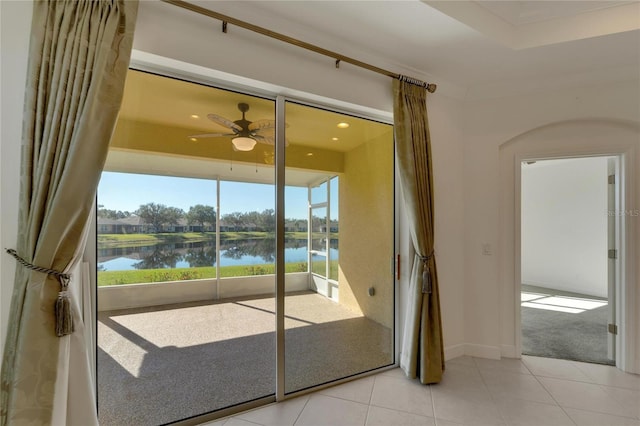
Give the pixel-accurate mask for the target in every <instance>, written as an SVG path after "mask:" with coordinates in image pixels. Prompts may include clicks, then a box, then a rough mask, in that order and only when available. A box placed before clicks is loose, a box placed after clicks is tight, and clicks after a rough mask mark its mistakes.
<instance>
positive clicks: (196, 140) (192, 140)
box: [189, 138, 198, 142]
mask: <svg viewBox="0 0 640 426" xmlns="http://www.w3.org/2000/svg"><path fill="white" fill-rule="evenodd" d="M189 140H190V141H191V142H198V139H196V138H189Z"/></svg>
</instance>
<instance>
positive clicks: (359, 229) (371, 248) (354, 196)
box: [339, 130, 394, 328]
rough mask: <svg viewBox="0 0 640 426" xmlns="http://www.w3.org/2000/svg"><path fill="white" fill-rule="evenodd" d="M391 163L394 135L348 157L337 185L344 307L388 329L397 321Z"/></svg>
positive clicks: (357, 149)
mask: <svg viewBox="0 0 640 426" xmlns="http://www.w3.org/2000/svg"><path fill="white" fill-rule="evenodd" d="M393 158H394V153H393V136H392V131H391V130H390V131H389V133H388V134H387V135H384V136H382V137H378V138H376V139H372V140H370V141H368V142H366V143H363V144H362V145H360V146H359V147H357V148H355V149H354V150H352V151H350V152H348V153H346V155H345V161H344V173H343V174H342V175H341V176H340V185H339V188H340V189H339V195H340V209H339V220H340V258H339V265H340V266H339V285H340V303H342V304H344V305H346V306H348V307H349V308H351V309H354V310H356V311H361V312H362V313H363V314H364V315H365V316H367V317H368V318H371V319H372V320H374V321H376V322H378V323H380V324H382V325H384V326H385V327H389V328H391V327H392V326H393V319H394V317H393V305H394V304H393V297H394V291H393V287H394V277H393V273H392V271H391V262H392V259H393V256H394V217H393V214H394V187H393V179H394V173H393V167H394V166H393ZM369 287H373V288H374V289H375V294H374V295H373V296H369V294H368V289H369Z"/></svg>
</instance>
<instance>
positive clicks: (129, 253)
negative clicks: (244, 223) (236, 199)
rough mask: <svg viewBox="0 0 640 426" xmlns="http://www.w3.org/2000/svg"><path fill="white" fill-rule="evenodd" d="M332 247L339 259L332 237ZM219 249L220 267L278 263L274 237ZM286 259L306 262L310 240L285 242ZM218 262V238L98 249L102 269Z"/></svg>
mask: <svg viewBox="0 0 640 426" xmlns="http://www.w3.org/2000/svg"><path fill="white" fill-rule="evenodd" d="M331 246H332V248H331V249H330V250H331V257H332V259H337V258H338V241H337V240H335V241H333V240H332V242H331ZM220 248H221V250H220V266H232V265H264V264H268V263H274V262H275V241H274V240H273V239H267V238H261V239H250V240H238V241H224V242H221V247H220ZM284 258H285V263H295V262H306V261H307V241H306V240H290V241H286V242H285V250H284ZM215 264H216V252H215V241H201V242H195V243H171V244H157V245H155V246H145V247H121V248H105V249H98V270H100V271H127V270H134V269H161V268H189V267H199V266H215Z"/></svg>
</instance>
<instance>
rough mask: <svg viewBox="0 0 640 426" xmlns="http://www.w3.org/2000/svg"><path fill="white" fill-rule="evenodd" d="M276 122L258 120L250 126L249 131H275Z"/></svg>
mask: <svg viewBox="0 0 640 426" xmlns="http://www.w3.org/2000/svg"><path fill="white" fill-rule="evenodd" d="M275 128H276V122H275V121H274V120H256V121H253V122H252V123H251V124H249V130H262V129H275Z"/></svg>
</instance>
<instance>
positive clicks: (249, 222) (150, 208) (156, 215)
mask: <svg viewBox="0 0 640 426" xmlns="http://www.w3.org/2000/svg"><path fill="white" fill-rule="evenodd" d="M131 216H138V217H140V218H141V219H142V220H144V222H145V223H148V224H150V225H152V226H153V228H155V229H156V230H159V229H162V226H163V225H164V224H176V223H178V221H179V220H181V219H185V220H186V221H187V223H188V224H189V225H200V226H201V227H202V228H203V229H204V227H205V226H206V225H210V226H212V227H213V226H215V224H216V210H215V208H214V207H212V206H206V205H203V204H196V205H195V206H192V207H190V208H189V211H187V212H185V211H184V210H182V209H180V208H178V207H170V206H166V205H164V204H157V203H147V204H143V205H141V206H140V207H139V208H138V209H137V210H136V211H134V212H129V211H121V210H110V209H107V208H105V207H104V206H103V205H98V217H100V218H106V219H114V220H118V219H126V218H128V217H131ZM314 219H316V220H317V219H318V218H315V217H314ZM322 220H323V221H324V219H322ZM221 221H222V222H223V223H224V224H225V225H227V226H229V227H233V228H236V229H241V228H247V227H251V228H252V229H255V230H261V231H273V230H274V229H275V226H276V215H275V210H273V209H266V210H263V211H262V212H258V211H250V212H233V213H227V214H224V215H222V216H221ZM285 222H286V223H287V224H292V225H295V226H296V227H298V228H300V225H301V224H302V223H306V221H303V220H301V219H286V220H285ZM314 222H315V220H314Z"/></svg>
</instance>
